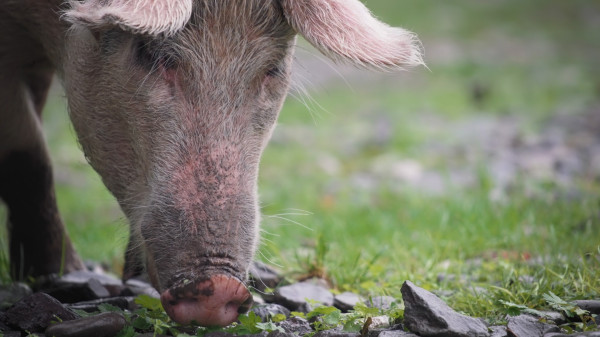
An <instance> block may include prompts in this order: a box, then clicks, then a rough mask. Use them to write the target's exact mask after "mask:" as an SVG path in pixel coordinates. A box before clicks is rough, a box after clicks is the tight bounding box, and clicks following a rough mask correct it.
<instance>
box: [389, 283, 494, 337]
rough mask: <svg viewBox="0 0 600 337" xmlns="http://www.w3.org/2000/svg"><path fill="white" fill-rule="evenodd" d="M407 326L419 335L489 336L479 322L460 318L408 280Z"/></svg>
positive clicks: (405, 293)
mask: <svg viewBox="0 0 600 337" xmlns="http://www.w3.org/2000/svg"><path fill="white" fill-rule="evenodd" d="M401 292H402V298H403V299H404V306H405V310H404V324H405V325H406V326H407V327H408V329H409V330H410V331H412V332H415V333H417V334H419V335H420V336H456V337H462V336H465V337H488V336H489V332H488V329H487V327H486V326H485V324H483V322H481V321H480V320H479V319H476V318H473V317H469V316H465V315H461V314H459V313H457V312H456V311H454V310H453V309H452V308H450V307H449V306H448V305H447V304H446V303H445V302H444V301H442V300H441V299H439V298H438V297H437V296H435V295H434V294H432V293H430V292H428V291H427V290H425V289H422V288H419V287H417V286H415V285H414V284H413V283H412V282H410V281H406V282H404V284H403V285H402V289H401Z"/></svg>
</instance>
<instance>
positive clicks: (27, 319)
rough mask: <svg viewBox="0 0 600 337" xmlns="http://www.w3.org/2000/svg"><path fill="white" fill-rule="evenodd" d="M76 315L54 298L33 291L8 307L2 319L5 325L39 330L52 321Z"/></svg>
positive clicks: (70, 318)
mask: <svg viewBox="0 0 600 337" xmlns="http://www.w3.org/2000/svg"><path fill="white" fill-rule="evenodd" d="M78 317H79V316H78V315H77V314H75V313H74V312H72V311H70V310H68V309H67V308H65V307H64V306H63V305H62V304H61V303H60V302H59V301H57V300H56V299H55V298H53V297H51V296H49V295H47V294H44V293H35V294H33V295H31V296H28V297H25V298H24V299H22V300H20V301H19V302H17V303H15V305H13V306H12V307H10V308H9V309H8V310H7V311H6V312H5V317H4V319H5V323H6V324H7V325H9V326H12V327H15V328H18V329H21V330H23V331H30V332H41V331H44V330H46V327H48V325H50V323H51V322H53V321H57V320H61V321H69V320H72V319H76V318H78Z"/></svg>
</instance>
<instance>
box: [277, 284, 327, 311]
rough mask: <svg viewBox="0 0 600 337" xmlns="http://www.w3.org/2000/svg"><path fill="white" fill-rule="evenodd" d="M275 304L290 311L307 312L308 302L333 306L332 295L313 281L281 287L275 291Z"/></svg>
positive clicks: (308, 308)
mask: <svg viewBox="0 0 600 337" xmlns="http://www.w3.org/2000/svg"><path fill="white" fill-rule="evenodd" d="M275 299H276V302H277V303H279V304H281V305H283V306H285V307H286V308H288V309H290V310H292V311H302V312H309V311H310V310H311V308H310V304H309V301H314V302H317V303H320V304H322V305H325V306H331V305H333V294H332V293H331V292H330V291H329V289H327V288H325V287H323V286H322V285H320V284H317V283H316V282H314V281H304V282H299V283H295V284H291V285H288V286H283V287H281V288H279V289H277V290H276V291H275Z"/></svg>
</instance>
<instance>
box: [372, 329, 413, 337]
mask: <svg viewBox="0 0 600 337" xmlns="http://www.w3.org/2000/svg"><path fill="white" fill-rule="evenodd" d="M378 337H418V336H417V335H415V334H413V333H410V332H406V331H402V330H384V331H382V332H380V333H379V335H378Z"/></svg>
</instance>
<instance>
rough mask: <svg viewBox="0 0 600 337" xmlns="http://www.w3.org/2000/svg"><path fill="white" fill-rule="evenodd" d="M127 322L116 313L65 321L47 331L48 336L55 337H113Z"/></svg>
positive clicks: (53, 325)
mask: <svg viewBox="0 0 600 337" xmlns="http://www.w3.org/2000/svg"><path fill="white" fill-rule="evenodd" d="M125 324H127V321H126V320H125V318H124V317H123V316H122V315H120V314H117V313H114V312H104V313H101V314H98V315H94V316H89V317H84V318H79V319H75V320H72V321H64V322H60V323H56V324H52V325H50V326H49V327H48V328H47V329H46V335H47V336H53V337H89V336H94V337H113V336H115V335H116V334H117V333H118V332H119V331H121V330H122V329H123V328H124V327H125Z"/></svg>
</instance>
